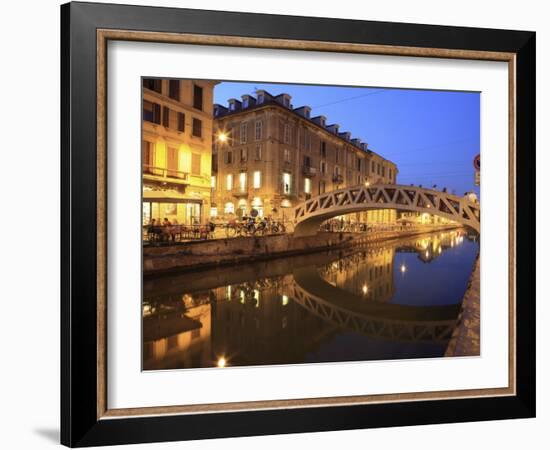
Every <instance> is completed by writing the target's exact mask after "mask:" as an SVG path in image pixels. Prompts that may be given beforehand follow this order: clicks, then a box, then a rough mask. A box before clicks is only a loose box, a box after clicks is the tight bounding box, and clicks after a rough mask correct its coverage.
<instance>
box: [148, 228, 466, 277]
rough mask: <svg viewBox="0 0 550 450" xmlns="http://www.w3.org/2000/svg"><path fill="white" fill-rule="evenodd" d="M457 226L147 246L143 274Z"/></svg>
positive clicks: (155, 273) (194, 267)
mask: <svg viewBox="0 0 550 450" xmlns="http://www.w3.org/2000/svg"><path fill="white" fill-rule="evenodd" d="M456 228H459V227H457V226H446V227H430V228H429V229H428V228H426V227H422V228H421V229H420V228H415V229H411V230H400V231H379V232H374V233H368V234H367V233H343V232H342V233H328V232H320V233H318V234H317V235H315V236H305V237H294V236H293V235H291V234H280V235H271V236H251V237H238V238H230V239H213V240H208V241H195V242H188V243H185V244H183V245H173V246H165V247H144V249H143V274H144V275H145V276H148V275H157V274H166V273H174V272H181V271H187V270H197V269H208V268H213V267H217V266H222V265H228V264H231V265H234V264H239V263H245V262H246V263H249V262H254V261H262V260H267V259H272V258H279V257H286V256H291V255H299V254H306V253H312V252H318V251H324V250H329V249H335V248H346V247H350V246H353V245H364V244H369V243H374V242H382V241H388V240H392V239H398V238H402V237H410V236H417V235H421V234H425V233H430V232H434V231H448V230H451V229H456Z"/></svg>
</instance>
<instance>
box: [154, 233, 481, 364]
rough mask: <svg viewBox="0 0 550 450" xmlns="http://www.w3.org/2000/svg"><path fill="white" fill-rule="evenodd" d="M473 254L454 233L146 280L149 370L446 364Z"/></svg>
mask: <svg viewBox="0 0 550 450" xmlns="http://www.w3.org/2000/svg"><path fill="white" fill-rule="evenodd" d="M477 252H478V244H477V242H474V241H472V240H469V239H467V237H466V236H465V235H464V234H463V233H462V232H460V231H454V232H447V233H438V234H432V235H427V236H422V237H419V238H408V239H402V240H399V241H395V242H392V243H385V244H371V245H369V246H368V247H364V248H354V249H349V250H346V251H339V252H327V253H316V254H312V255H306V256H297V257H292V258H281V259H276V260H272V261H267V262H262V263H255V264H250V265H240V266H239V267H237V268H234V267H231V268H221V269H217V270H212V271H203V272H197V273H193V274H191V273H188V274H181V275H175V276H170V277H163V278H157V279H150V280H146V282H145V283H144V301H143V368H144V369H145V370H151V369H175V368H198V367H215V366H218V367H227V366H235V365H263V364H292V363H311V362H329V361H354V360H373V359H395V358H400V359H401V358H418V357H438V356H443V354H444V352H445V349H446V346H447V343H448V340H449V338H450V336H451V333H452V330H453V329H454V327H455V325H456V321H457V317H458V314H459V310H460V302H461V300H462V296H463V294H464V292H465V290H466V287H467V284H468V279H469V274H470V271H471V268H472V265H473V262H474V260H475V257H476V255H477ZM403 268H405V270H403Z"/></svg>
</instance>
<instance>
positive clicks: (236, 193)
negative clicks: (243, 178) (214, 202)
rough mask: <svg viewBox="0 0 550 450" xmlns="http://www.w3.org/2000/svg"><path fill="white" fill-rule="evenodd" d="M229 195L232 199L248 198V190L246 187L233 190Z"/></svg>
mask: <svg viewBox="0 0 550 450" xmlns="http://www.w3.org/2000/svg"><path fill="white" fill-rule="evenodd" d="M231 195H233V197H247V196H248V189H247V188H246V187H245V188H241V187H238V188H233V190H232V191H231Z"/></svg>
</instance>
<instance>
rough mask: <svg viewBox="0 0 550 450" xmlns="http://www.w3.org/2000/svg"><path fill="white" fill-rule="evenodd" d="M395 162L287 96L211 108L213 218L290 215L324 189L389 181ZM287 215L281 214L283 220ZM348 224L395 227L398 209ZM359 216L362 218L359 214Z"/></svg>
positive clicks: (262, 95)
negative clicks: (376, 222)
mask: <svg viewBox="0 0 550 450" xmlns="http://www.w3.org/2000/svg"><path fill="white" fill-rule="evenodd" d="M397 173H398V171H397V167H396V165H395V164H394V163H393V162H391V161H388V160H386V159H384V158H383V157H382V156H380V155H378V154H377V153H375V152H373V151H372V150H370V149H369V148H368V146H367V144H366V143H363V142H361V140H360V139H352V137H351V134H350V133H349V132H341V131H340V129H339V125H337V124H327V119H326V117H324V116H316V117H311V108H310V107H308V106H302V107H299V108H293V106H292V104H291V97H290V95H288V94H284V93H283V94H279V95H276V96H274V95H271V94H270V93H269V92H267V91H263V90H261V91H257V92H256V96H255V97H254V96H251V95H243V96H242V98H241V100H237V99H230V100H229V104H228V106H227V107H225V106H222V105H218V104H216V105H214V145H213V173H212V192H213V196H212V198H213V200H212V203H213V204H212V209H211V214H212V216H218V217H221V218H228V217H230V216H234V215H236V216H237V217H239V216H241V215H245V214H248V213H249V212H250V210H251V209H256V210H257V211H258V213H259V215H261V216H272V217H274V218H277V219H279V220H285V219H288V218H289V213H288V212H286V210H287V209H288V208H292V207H294V206H295V205H297V204H299V203H301V202H303V201H304V200H306V199H308V198H310V197H313V196H316V195H319V194H321V193H324V192H329V191H332V190H336V189H340V188H345V187H347V186H355V185H359V184H366V185H370V184H376V183H390V184H393V183H395V182H396V179H397ZM285 214H286V217H285ZM353 216H354V219H353V220H363V221H369V220H370V221H371V222H374V221H376V220H377V221H381V222H382V221H385V222H386V223H391V222H394V221H395V219H396V217H395V211H389V210H387V211H381V212H380V211H371V212H369V213H361V214H354V215H353ZM360 216H361V217H360Z"/></svg>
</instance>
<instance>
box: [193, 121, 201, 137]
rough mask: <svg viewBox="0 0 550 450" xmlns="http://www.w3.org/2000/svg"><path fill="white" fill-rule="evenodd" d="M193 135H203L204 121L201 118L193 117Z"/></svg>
mask: <svg viewBox="0 0 550 450" xmlns="http://www.w3.org/2000/svg"><path fill="white" fill-rule="evenodd" d="M193 136H196V137H202V122H201V121H200V120H199V119H193Z"/></svg>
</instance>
